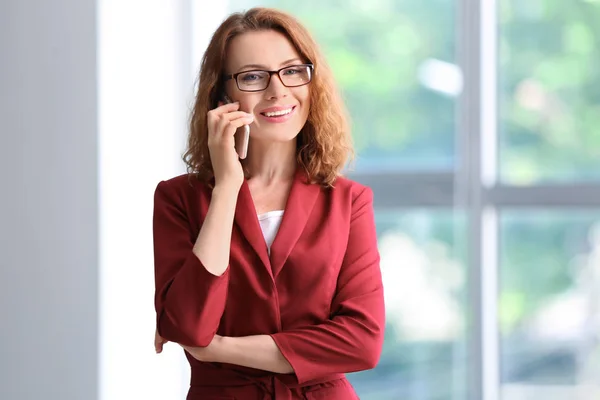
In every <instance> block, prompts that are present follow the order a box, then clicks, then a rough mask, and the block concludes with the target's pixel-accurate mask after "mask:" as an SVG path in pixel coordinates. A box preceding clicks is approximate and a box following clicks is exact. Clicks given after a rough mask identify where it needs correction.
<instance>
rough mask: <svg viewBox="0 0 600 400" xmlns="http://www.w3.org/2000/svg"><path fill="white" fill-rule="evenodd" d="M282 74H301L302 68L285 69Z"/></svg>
mask: <svg viewBox="0 0 600 400" xmlns="http://www.w3.org/2000/svg"><path fill="white" fill-rule="evenodd" d="M283 73H284V75H295V74H301V73H302V68H301V67H290V68H289V69H286V70H285V71H284V72H283Z"/></svg>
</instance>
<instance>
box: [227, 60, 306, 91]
mask: <svg viewBox="0 0 600 400" xmlns="http://www.w3.org/2000/svg"><path fill="white" fill-rule="evenodd" d="M313 70H314V65H313V64H300V65H292V66H290V67H285V68H281V69H280V70H277V71H262V70H254V71H242V72H238V73H237V74H231V75H225V80H226V81H228V80H229V79H235V83H236V84H237V87H238V89H240V90H241V91H242V92H260V91H261V90H265V89H266V88H268V87H269V84H270V83H271V76H273V74H277V75H279V79H281V83H283V86H286V87H297V86H303V85H307V84H309V83H310V81H311V80H312V76H313Z"/></svg>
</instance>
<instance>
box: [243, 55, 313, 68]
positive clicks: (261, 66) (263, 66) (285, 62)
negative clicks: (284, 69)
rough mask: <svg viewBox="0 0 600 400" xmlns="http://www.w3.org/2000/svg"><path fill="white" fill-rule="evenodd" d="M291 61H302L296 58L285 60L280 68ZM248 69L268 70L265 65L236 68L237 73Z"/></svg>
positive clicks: (248, 65)
mask: <svg viewBox="0 0 600 400" xmlns="http://www.w3.org/2000/svg"><path fill="white" fill-rule="evenodd" d="M292 61H300V62H302V60H301V59H299V58H298V57H294V58H290V59H289V60H286V61H284V62H282V63H281V64H280V66H284V65H286V64H289V63H291V62H292ZM248 68H256V69H268V68H267V67H266V66H265V65H262V64H246V65H242V66H241V67H240V68H238V71H243V70H247V69H248Z"/></svg>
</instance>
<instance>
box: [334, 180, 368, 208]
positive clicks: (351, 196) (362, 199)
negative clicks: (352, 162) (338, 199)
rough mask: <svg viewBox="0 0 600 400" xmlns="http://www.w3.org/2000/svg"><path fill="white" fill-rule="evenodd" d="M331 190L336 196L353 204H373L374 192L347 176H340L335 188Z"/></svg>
mask: <svg viewBox="0 0 600 400" xmlns="http://www.w3.org/2000/svg"><path fill="white" fill-rule="evenodd" d="M331 190H332V192H333V193H334V195H337V196H342V197H344V198H346V199H347V200H348V201H350V202H351V203H352V204H354V203H356V202H359V203H372V202H373V191H372V190H371V188H370V187H369V186H366V185H364V184H362V183H360V182H357V181H355V180H352V179H349V178H347V177H345V176H339V177H338V178H337V179H336V180H335V182H334V187H333V188H332V189H331Z"/></svg>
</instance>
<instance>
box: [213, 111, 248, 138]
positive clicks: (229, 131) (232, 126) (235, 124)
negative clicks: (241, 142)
mask: <svg viewBox="0 0 600 400" xmlns="http://www.w3.org/2000/svg"><path fill="white" fill-rule="evenodd" d="M253 121H254V116H252V115H250V116H247V117H240V118H237V119H234V120H231V121H221V122H220V123H219V129H218V132H221V136H223V137H228V136H233V135H234V134H235V131H236V130H237V129H238V128H241V127H242V126H244V125H250V124H251V123H252V122H253Z"/></svg>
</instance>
